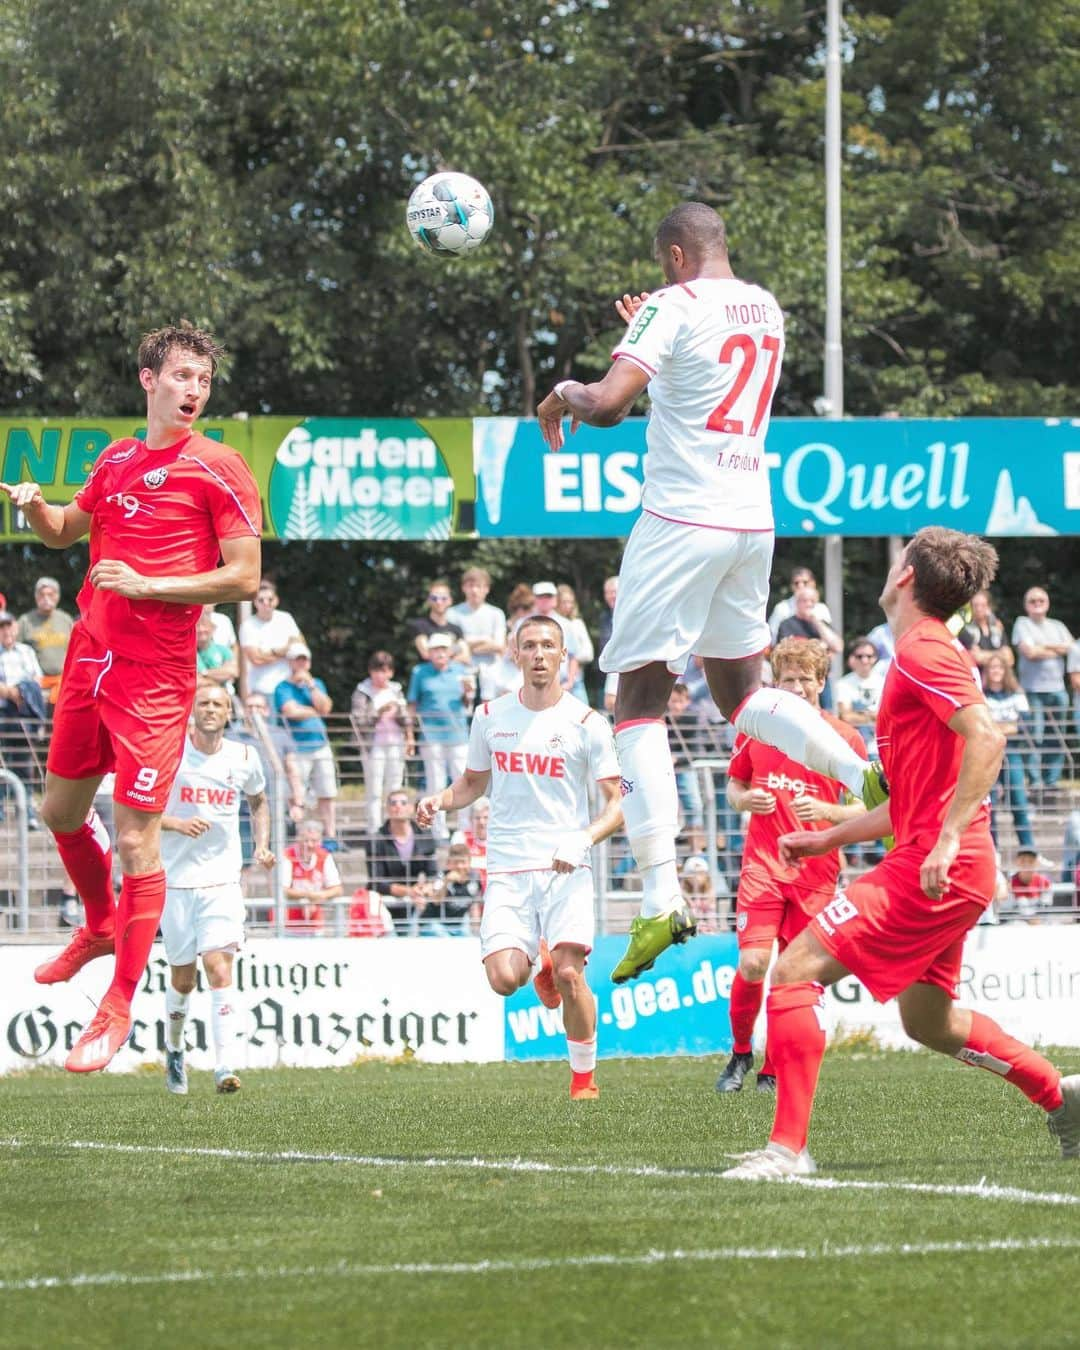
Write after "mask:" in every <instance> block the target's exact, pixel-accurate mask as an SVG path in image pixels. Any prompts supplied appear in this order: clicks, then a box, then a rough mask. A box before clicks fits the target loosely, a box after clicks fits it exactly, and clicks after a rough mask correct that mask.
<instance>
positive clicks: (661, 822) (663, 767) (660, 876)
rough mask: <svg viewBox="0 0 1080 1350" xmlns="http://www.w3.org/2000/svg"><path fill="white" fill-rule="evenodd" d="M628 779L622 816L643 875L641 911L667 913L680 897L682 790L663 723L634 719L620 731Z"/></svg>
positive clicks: (623, 766) (621, 759)
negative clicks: (677, 841) (678, 836)
mask: <svg viewBox="0 0 1080 1350" xmlns="http://www.w3.org/2000/svg"><path fill="white" fill-rule="evenodd" d="M615 747H616V749H617V750H618V752H619V769H620V772H621V774H622V778H623V785H624V794H623V799H622V808H623V817H624V819H625V821H626V835H627V838H628V839H629V840H630V850H631V852H632V853H633V855H634V861H635V862H636V863H637V865H638V871H639V872H640V873H641V890H642V896H641V912H642V914H643V915H644V916H645V917H646V918H652V916H653V915H655V914H667V913H669V912H670V910H671V909H672V908H673V906H674V905H675V903H676V902H677V901H678V900H679V899H680V898H681V895H682V892H681V890H680V887H679V869H678V866H677V865H676V862H675V835H676V834H677V833H678V829H679V794H678V792H677V791H676V790H675V766H674V765H673V764H672V762H671V750H670V749H669V747H668V738H667V728H666V727H665V725H664V723H663V722H654V721H649V722H634V723H633V724H632V725H629V726H624V727H621V728H618V729H616V732H615Z"/></svg>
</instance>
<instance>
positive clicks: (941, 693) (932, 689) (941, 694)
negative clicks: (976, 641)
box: [893, 656, 982, 708]
mask: <svg viewBox="0 0 1080 1350" xmlns="http://www.w3.org/2000/svg"><path fill="white" fill-rule="evenodd" d="M893 665H894V666H895V667H896V669H897V671H899V673H900V674H901V675H903V677H904V679H905V680H910V681H911V683H912V684H917V685H918V686H919V688H920V689H925V690H926V692H927V693H928V694H936V695H937V697H938V698H943V699H944V700H945V702H946V703H951V704H952V705H953V707H954V708H966V707H969V706H970V704H967V703H961V702H960V700H959V699H958V698H954V696H953V695H952V694H947V693H946V692H945V690H944V689H938V688H937V686H936V685H933V684H927V683H926V681H925V680H919V679H916V678H915V676H914V675H912V674H911V672H910V671H908V670H905V669H904V667H903V666H902V665H901V664H900V662H899V661H898V660H897V658H896V657H895V656H894V657H893ZM971 692H972V693H973V694H974V695H975V697H974V698H973V699H972V700H971V702H972V703H981V702H982V694H981V692H980V691H979V689H978V686H977V685H976V684H975V683H974V681H973V682H972V686H971Z"/></svg>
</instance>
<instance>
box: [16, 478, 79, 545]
mask: <svg viewBox="0 0 1080 1350" xmlns="http://www.w3.org/2000/svg"><path fill="white" fill-rule="evenodd" d="M0 492H3V493H6V494H7V496H8V498H9V499H10V501H11V504H12V506H14V507H15V508H16V509H17V510H19V511H21V512H22V513H23V516H24V517H25V518H26V523H27V524H28V525H29V526H30V528H31V529H32V530H33V531H34V533H35V534H36V535H37V537H38V538H39V539H40V540H41V542H42V543H43V544H44V545H45V547H46V548H67V546H68V545H69V544H73V543H74V542H75V540H76V539H81V538H82V537H83V535H84V534H85V533H86V532H87V530H88V529H89V528H90V514H89V512H87V511H84V510H82V508H81V507H79V506H76V505H75V503H74V502H68V503H67V505H66V506H60V505H59V504H54V505H50V504H49V503H48V502H47V501H46V500H45V497H44V495H43V493H42V491H41V484H40V483H0Z"/></svg>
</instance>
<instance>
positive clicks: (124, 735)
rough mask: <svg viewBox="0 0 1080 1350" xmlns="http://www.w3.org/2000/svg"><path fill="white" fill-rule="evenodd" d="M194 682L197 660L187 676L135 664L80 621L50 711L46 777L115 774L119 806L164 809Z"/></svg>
mask: <svg viewBox="0 0 1080 1350" xmlns="http://www.w3.org/2000/svg"><path fill="white" fill-rule="evenodd" d="M195 679H196V671H195V664H194V662H192V665H191V669H190V671H189V670H187V669H182V668H177V667H174V666H161V665H146V664H144V663H143V662H140V661H131V660H129V659H128V658H127V657H124V656H116V655H114V654H113V652H112V651H110V650H109V648H108V647H105V646H103V645H102V644H101V643H100V642H98V641H97V640H96V639H95V638H93V637H91V636H90V634H89V633H88V632H87V631H86V629H85V628H84V627H83V625H82V624H81V623H77V624H76V625H75V627H74V628H73V629H72V632H71V640H70V641H69V643H68V649H67V657H66V658H65V661H64V674H63V678H62V679H61V682H60V696H59V698H58V699H57V703H56V711H55V712H54V714H53V727H52V739H51V741H50V744H49V760H48V768H49V772H50V773H55V774H58V775H59V776H60V777H61V778H74V779H80V778H97V777H100V776H101V775H102V774H106V773H109V772H110V771H111V770H113V769H115V770H116V787H115V788H114V790H113V800H114V801H117V802H120V803H121V804H122V805H124V806H131V807H134V809H135V810H136V811H150V812H154V813H157V812H161V811H164V809H165V803H166V801H167V800H168V797H169V789H170V788H171V787H172V784H173V779H174V778H175V777H176V771H177V769H178V768H179V767H180V758H181V756H182V755H183V753H184V736H185V734H186V732H187V724H188V717H189V716H190V714H191V704H192V700H193V699H194V697H195Z"/></svg>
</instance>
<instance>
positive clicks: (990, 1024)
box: [956, 1012, 1062, 1111]
mask: <svg viewBox="0 0 1080 1350" xmlns="http://www.w3.org/2000/svg"><path fill="white" fill-rule="evenodd" d="M956 1058H957V1059H958V1060H960V1062H961V1063H962V1064H972V1065H974V1066H975V1068H977V1069H988V1070H989V1071H990V1072H991V1073H996V1074H999V1075H1000V1076H1001V1077H1002V1078H1004V1079H1005V1081H1006V1083H1013V1084H1015V1085H1016V1086H1017V1087H1018V1088H1019V1089H1020V1091H1021V1092H1022V1093H1023V1094H1024V1096H1025V1097H1027V1098H1028V1099H1029V1100H1030V1101H1033V1102H1034V1103H1035V1105H1036V1106H1041V1107H1042V1109H1043V1110H1044V1111H1056V1110H1057V1108H1058V1107H1059V1106H1060V1105H1061V1102H1062V1096H1061V1074H1060V1073H1058V1071H1057V1069H1055V1068H1054V1066H1053V1065H1052V1064H1051V1063H1050V1061H1049V1060H1048V1059H1043V1057H1042V1055H1040V1054H1039V1053H1038V1051H1037V1050H1032V1048H1031V1046H1029V1045H1025V1044H1024V1043H1023V1041H1017V1040H1014V1039H1013V1037H1012V1036H1009V1035H1007V1034H1006V1033H1005V1032H1004V1031H1002V1029H1001V1028H1000V1027H999V1026H998V1024H997V1023H996V1022H995V1021H994V1020H993V1018H990V1017H984V1016H983V1014H982V1013H977V1012H973V1013H972V1014H971V1035H970V1036H969V1037H968V1038H967V1043H966V1045H965V1046H964V1048H963V1050H961V1051H959V1052H958V1054H957V1055H956Z"/></svg>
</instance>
